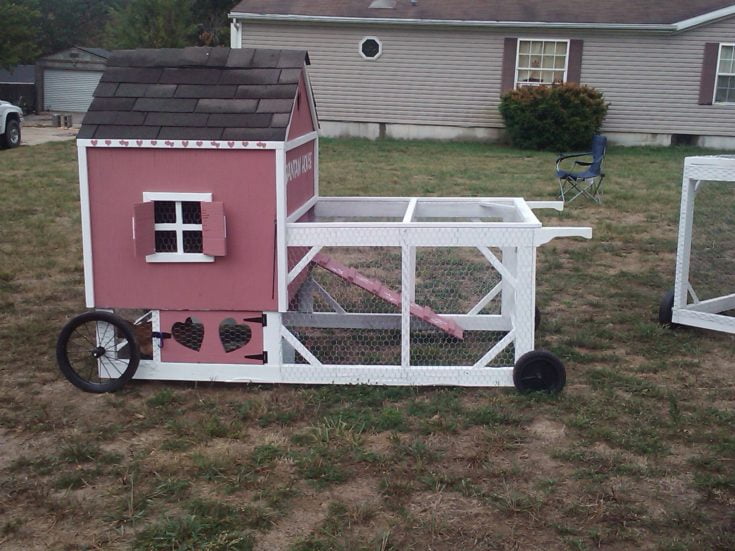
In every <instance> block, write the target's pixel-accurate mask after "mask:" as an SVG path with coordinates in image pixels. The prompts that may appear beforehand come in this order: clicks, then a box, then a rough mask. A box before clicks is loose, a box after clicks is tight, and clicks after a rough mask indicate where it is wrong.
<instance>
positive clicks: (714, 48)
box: [699, 42, 720, 105]
mask: <svg viewBox="0 0 735 551" xmlns="http://www.w3.org/2000/svg"><path fill="white" fill-rule="evenodd" d="M719 55H720V45H719V44H718V43H717V42H707V43H706V44H705V45H704V59H703V61H702V76H701V79H700V81H699V105H712V100H713V97H714V95H715V80H716V79H717V57H718V56H719Z"/></svg>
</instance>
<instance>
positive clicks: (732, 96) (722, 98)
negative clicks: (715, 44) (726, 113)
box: [715, 44, 735, 103]
mask: <svg viewBox="0 0 735 551" xmlns="http://www.w3.org/2000/svg"><path fill="white" fill-rule="evenodd" d="M715 103H735V44H720V55H719V58H718V61H717V82H716V84H715Z"/></svg>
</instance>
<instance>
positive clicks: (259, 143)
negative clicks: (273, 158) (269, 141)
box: [255, 142, 265, 148]
mask: <svg viewBox="0 0 735 551" xmlns="http://www.w3.org/2000/svg"><path fill="white" fill-rule="evenodd" d="M255 145H257V146H258V147H263V148H264V147H265V143H264V142H258V143H256V144H255Z"/></svg>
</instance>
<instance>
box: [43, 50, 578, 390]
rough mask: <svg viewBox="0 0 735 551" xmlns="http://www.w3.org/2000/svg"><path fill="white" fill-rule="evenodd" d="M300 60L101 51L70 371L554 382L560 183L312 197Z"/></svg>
mask: <svg viewBox="0 0 735 551" xmlns="http://www.w3.org/2000/svg"><path fill="white" fill-rule="evenodd" d="M308 64H309V58H308V55H307V53H306V52H304V51H286V50H260V49H259V50H250V49H233V50H230V49H226V48H187V49H183V50H130V51H119V52H115V53H113V55H112V56H111V58H110V60H109V63H108V68H107V70H106V72H105V73H104V75H103V77H102V79H101V81H100V84H99V86H98V87H97V89H96V91H95V94H94V101H93V103H92V105H91V107H90V110H89V112H88V113H87V115H86V117H85V119H84V123H83V125H82V128H81V130H80V133H79V136H78V140H77V145H78V152H79V175H80V190H81V191H80V196H81V207H82V232H83V250H84V276H85V293H86V303H87V306H88V307H89V308H91V309H92V310H91V311H89V312H87V313H85V314H82V315H80V316H77V317H76V318H74V319H72V320H71V321H69V323H68V324H67V325H66V326H65V327H64V329H63V330H62V331H61V334H60V336H59V340H58V343H57V360H58V363H59V367H60V369H61V371H62V372H63V373H64V375H65V376H66V377H67V378H68V379H69V380H70V381H71V382H72V383H73V384H75V385H76V386H78V387H80V388H82V389H83V390H87V391H92V392H106V391H113V390H116V389H118V388H119V387H120V386H122V385H123V384H124V383H125V382H127V381H128V380H130V379H131V378H133V377H135V378H136V379H158V380H186V381H222V382H258V383H267V382H270V383H276V382H282V383H316V384H324V383H342V384H359V383H364V384H403V385H465V386H511V385H514V384H515V386H516V387H518V388H519V389H520V390H548V391H559V390H561V388H562V387H563V385H564V381H565V371H564V366H563V365H562V363H561V362H560V361H559V359H558V358H556V357H555V356H554V355H553V354H551V353H549V352H546V351H542V350H536V351H534V345H533V343H534V329H535V323H536V322H538V311H537V310H536V309H535V269H536V247H538V246H540V245H543V244H544V243H547V242H548V241H550V240H551V239H553V238H556V237H564V236H580V237H586V238H589V237H590V236H591V230H590V229H589V228H568V227H567V228H559V227H553V228H544V227H543V226H542V224H541V223H540V222H539V220H538V219H537V218H536V216H535V215H534V213H533V209H536V208H556V209H561V204H560V203H558V202H526V201H525V200H523V199H521V198H495V197H486V198H454V199H452V198H409V197H391V198H388V197H377V198H350V197H334V198H326V197H320V196H319V177H318V175H319V150H318V133H317V131H318V121H317V114H316V109H315V105H314V100H313V95H312V92H311V87H310V84H309V77H308V73H307V71H306V67H307V65H308ZM366 177H368V175H366Z"/></svg>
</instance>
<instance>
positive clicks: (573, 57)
mask: <svg viewBox="0 0 735 551" xmlns="http://www.w3.org/2000/svg"><path fill="white" fill-rule="evenodd" d="M583 43H584V41H582V40H570V41H569V60H568V62H567V82H572V83H574V84H579V83H580V82H582V45H583Z"/></svg>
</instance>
